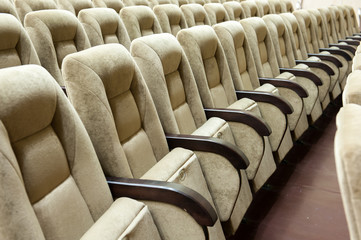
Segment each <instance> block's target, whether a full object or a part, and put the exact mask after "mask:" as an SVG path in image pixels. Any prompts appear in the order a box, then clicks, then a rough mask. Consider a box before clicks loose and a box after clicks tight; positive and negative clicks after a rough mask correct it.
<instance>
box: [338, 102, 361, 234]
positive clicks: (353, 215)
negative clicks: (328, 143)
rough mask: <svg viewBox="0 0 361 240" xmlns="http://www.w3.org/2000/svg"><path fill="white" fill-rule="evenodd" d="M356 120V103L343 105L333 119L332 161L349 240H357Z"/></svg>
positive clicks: (360, 214)
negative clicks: (333, 154) (334, 133)
mask: <svg viewBox="0 0 361 240" xmlns="http://www.w3.org/2000/svg"><path fill="white" fill-rule="evenodd" d="M360 119H361V107H360V105H356V104H346V106H344V107H343V108H341V109H340V111H339V113H338V114H337V118H336V125H337V131H336V136H335V162H336V170H337V178H338V183H339V186H340V192H341V197H342V202H343V207H344V210H345V215H346V220H347V225H348V230H349V233H350V239H360V238H361V233H360V229H361V225H360V221H359V220H358V219H360V217H361V212H360V198H361V196H360V190H359V189H360V184H359V183H360V176H361V174H360V169H361V166H360V161H359V160H360V149H361V146H360V140H359V136H360Z"/></svg>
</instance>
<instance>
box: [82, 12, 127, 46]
mask: <svg viewBox="0 0 361 240" xmlns="http://www.w3.org/2000/svg"><path fill="white" fill-rule="evenodd" d="M78 19H79V21H80V22H81V23H82V25H83V27H84V30H85V32H86V33H87V35H88V38H89V41H90V44H91V46H97V45H102V44H108V43H120V44H122V45H123V46H124V47H125V48H127V49H129V47H130V38H129V36H128V32H127V30H126V29H125V26H124V24H123V21H122V20H121V19H120V16H119V14H118V13H117V12H116V11H115V10H114V9H111V8H89V9H83V10H81V11H80V12H79V16H78Z"/></svg>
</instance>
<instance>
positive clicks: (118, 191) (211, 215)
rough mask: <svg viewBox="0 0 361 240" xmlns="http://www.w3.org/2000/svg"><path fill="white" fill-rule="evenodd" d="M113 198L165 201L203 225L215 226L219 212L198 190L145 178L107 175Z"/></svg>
mask: <svg viewBox="0 0 361 240" xmlns="http://www.w3.org/2000/svg"><path fill="white" fill-rule="evenodd" d="M107 181H108V185H109V188H110V191H111V193H112V195H113V198H114V199H115V198H119V197H129V198H134V199H137V200H148V201H157V202H164V203H169V204H172V205H175V206H177V207H179V208H181V209H184V210H185V211H186V212H188V213H189V214H190V215H191V216H192V217H193V218H194V220H195V221H196V222H197V223H198V224H199V225H202V226H213V225H214V223H215V222H216V221H217V214H216V211H215V210H214V208H213V207H212V205H211V204H210V203H209V202H208V201H207V200H206V199H205V198H204V197H203V196H202V195H200V194H199V193H198V192H196V191H194V190H192V189H190V188H187V187H185V186H183V185H181V184H177V183H171V182H164V181H154V180H145V179H133V178H120V177H107Z"/></svg>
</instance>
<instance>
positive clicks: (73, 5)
mask: <svg viewBox="0 0 361 240" xmlns="http://www.w3.org/2000/svg"><path fill="white" fill-rule="evenodd" d="M56 1H57V6H58V8H59V9H64V10H67V11H70V12H71V13H73V14H74V15H75V16H78V13H79V12H80V10H82V9H87V8H93V7H94V5H93V2H92V1H91V0H56Z"/></svg>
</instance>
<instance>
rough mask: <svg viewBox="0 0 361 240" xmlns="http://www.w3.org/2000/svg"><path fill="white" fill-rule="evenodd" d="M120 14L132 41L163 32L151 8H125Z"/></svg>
mask: <svg viewBox="0 0 361 240" xmlns="http://www.w3.org/2000/svg"><path fill="white" fill-rule="evenodd" d="M119 14H120V17H121V19H122V20H123V23H124V26H125V28H126V29H127V32H128V35H129V38H130V40H131V41H133V40H134V39H136V38H138V37H142V36H146V35H150V34H155V33H161V32H162V29H161V27H160V25H159V22H158V19H157V17H156V16H155V14H154V12H153V11H152V9H151V8H149V7H146V6H131V7H125V8H123V9H122V10H120V13H119Z"/></svg>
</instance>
